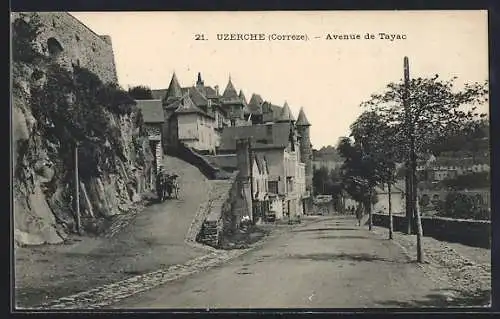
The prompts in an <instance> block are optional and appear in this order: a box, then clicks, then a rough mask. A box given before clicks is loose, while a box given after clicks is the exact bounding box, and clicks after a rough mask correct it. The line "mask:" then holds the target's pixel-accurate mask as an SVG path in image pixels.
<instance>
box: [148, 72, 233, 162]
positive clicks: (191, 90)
mask: <svg viewBox="0 0 500 319" xmlns="http://www.w3.org/2000/svg"><path fill="white" fill-rule="evenodd" d="M152 94H153V97H154V98H160V99H161V100H162V104H163V108H164V110H165V124H164V126H163V132H164V139H163V145H164V147H165V148H166V149H167V148H169V147H173V148H175V147H176V146H177V145H178V143H186V145H187V146H189V147H193V148H194V149H196V150H197V151H199V152H201V153H213V152H215V149H216V147H217V146H218V144H219V143H220V133H221V131H222V129H223V128H224V127H226V126H228V125H229V119H228V116H227V112H226V110H225V108H223V107H222V104H221V98H222V97H221V96H220V95H219V92H218V87H217V86H216V87H215V89H214V88H212V87H210V86H206V85H205V83H204V81H203V80H202V78H201V74H200V73H198V80H197V81H196V84H195V85H194V86H190V87H184V88H182V87H181V86H180V84H179V81H178V80H177V76H176V75H175V73H174V74H173V75H172V79H171V81H170V84H169V87H168V89H166V90H152ZM179 114H182V115H179ZM188 114H189V115H188Z"/></svg>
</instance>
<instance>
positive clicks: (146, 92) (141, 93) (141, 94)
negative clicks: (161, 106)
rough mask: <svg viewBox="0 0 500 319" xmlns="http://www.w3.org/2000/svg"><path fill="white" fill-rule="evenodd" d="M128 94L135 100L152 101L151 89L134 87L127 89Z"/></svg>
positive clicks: (140, 86)
mask: <svg viewBox="0 0 500 319" xmlns="http://www.w3.org/2000/svg"><path fill="white" fill-rule="evenodd" d="M128 94H129V95H130V96H131V97H132V98H134V99H135V100H153V99H154V98H153V93H152V92H151V89H150V88H149V87H147V86H144V85H138V86H134V87H131V88H129V89H128Z"/></svg>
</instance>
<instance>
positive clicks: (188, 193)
mask: <svg viewBox="0 0 500 319" xmlns="http://www.w3.org/2000/svg"><path fill="white" fill-rule="evenodd" d="M164 165H165V167H166V169H167V170H168V171H170V172H175V173H177V174H178V175H179V176H180V177H179V178H180V180H179V184H180V186H181V193H180V197H179V199H172V200H167V201H165V202H163V203H156V204H153V205H151V206H148V207H146V208H145V209H144V210H143V211H141V212H140V213H139V214H138V215H137V216H136V217H135V218H134V219H133V220H132V221H131V222H130V224H128V225H126V226H125V227H124V228H123V229H121V230H120V231H117V232H116V234H115V235H114V236H113V237H111V238H107V237H97V238H90V237H81V238H80V241H78V242H76V243H73V244H70V245H52V246H41V247H29V248H18V249H16V252H15V257H16V263H15V267H16V284H15V287H16V304H17V306H18V307H32V306H36V305H38V304H41V303H45V302H50V301H52V300H54V299H57V298H60V297H65V296H68V295H71V294H75V293H79V292H82V291H85V290H88V289H91V288H95V287H99V286H102V285H105V284H109V283H113V282H116V281H120V280H124V279H126V278H129V277H131V276H134V275H138V274H143V273H148V272H151V271H155V270H157V269H159V268H164V267H168V266H170V265H176V264H182V263H185V262H187V261H189V260H192V259H193V258H196V257H200V256H203V255H205V254H207V251H206V250H205V249H198V248H194V247H191V246H189V245H187V244H186V243H185V241H184V240H185V237H186V233H187V232H188V229H189V227H190V225H191V222H192V220H193V218H194V216H195V215H196V212H197V209H198V207H199V206H200V204H202V203H204V202H206V201H207V197H208V194H207V186H208V181H207V179H206V178H205V177H204V176H203V175H202V174H201V172H200V171H199V170H198V169H197V168H196V167H194V166H191V165H189V164H187V163H186V162H184V161H182V160H180V159H177V158H175V157H170V156H167V157H166V158H165V161H164ZM117 230H118V229H117Z"/></svg>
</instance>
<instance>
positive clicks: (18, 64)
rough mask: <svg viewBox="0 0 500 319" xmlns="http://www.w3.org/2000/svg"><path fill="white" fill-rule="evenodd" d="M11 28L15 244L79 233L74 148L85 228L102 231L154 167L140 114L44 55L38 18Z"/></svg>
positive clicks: (75, 69) (108, 87)
mask: <svg viewBox="0 0 500 319" xmlns="http://www.w3.org/2000/svg"><path fill="white" fill-rule="evenodd" d="M11 23H12V47H13V56H12V64H13V77H12V79H13V87H12V135H13V139H12V144H13V145H12V147H13V181H14V185H13V197H14V207H13V210H14V212H13V216H14V227H15V242H16V244H18V245H38V244H44V243H60V242H62V241H63V240H64V239H65V238H66V237H67V235H68V234H69V233H72V232H75V231H76V230H77V229H76V222H75V221H76V218H75V211H76V209H75V208H76V206H75V203H76V201H75V200H74V194H75V192H74V189H75V186H76V185H75V178H74V176H75V162H74V150H75V146H76V145H79V147H78V157H79V164H80V165H79V168H78V170H79V172H78V173H79V174H78V175H79V179H80V183H79V184H80V187H81V189H80V193H79V194H80V197H79V203H80V211H81V214H82V215H81V225H82V229H81V230H82V231H84V232H87V233H98V232H99V229H100V225H101V224H103V222H104V221H105V220H106V219H109V218H110V217H111V216H114V215H117V214H124V213H127V212H128V208H129V205H130V204H131V203H132V202H134V201H138V200H140V196H138V195H139V194H138V193H139V192H141V191H142V190H143V189H144V186H140V184H141V183H142V182H143V181H144V180H145V174H146V172H147V171H148V169H149V168H150V166H151V163H152V156H151V153H150V150H149V144H148V142H147V137H146V135H145V133H144V132H143V129H142V125H143V124H142V115H141V114H140V112H139V111H138V109H137V107H136V106H135V102H134V101H133V99H131V98H130V97H129V96H128V95H127V93H126V92H124V91H123V90H122V89H121V88H119V87H118V86H117V85H116V84H113V83H107V84H105V83H103V82H102V81H101V79H100V78H99V77H98V76H97V75H96V74H94V73H92V72H91V71H89V70H88V69H86V68H84V67H80V66H78V65H70V64H69V63H68V61H67V60H66V59H65V58H64V54H61V55H58V56H55V55H51V54H50V53H51V52H47V50H44V45H43V44H42V43H41V40H40V35H41V34H43V32H44V28H45V26H44V24H43V23H42V22H41V21H40V19H39V18H38V17H37V15H36V14H31V15H29V16H28V15H18V16H14V18H13V19H12V20H11ZM49 44H50V43H49Z"/></svg>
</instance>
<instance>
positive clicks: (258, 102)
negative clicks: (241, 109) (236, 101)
mask: <svg viewBox="0 0 500 319" xmlns="http://www.w3.org/2000/svg"><path fill="white" fill-rule="evenodd" d="M263 103H264V101H263V100H262V97H261V96H260V95H258V94H255V93H254V94H252V97H251V98H250V102H248V111H249V112H250V113H252V114H262V104H263Z"/></svg>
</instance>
